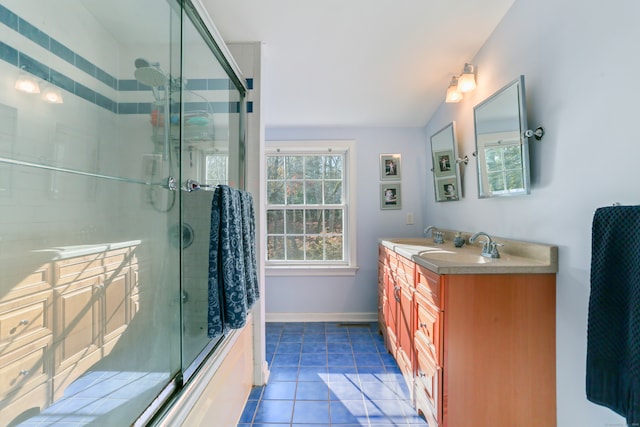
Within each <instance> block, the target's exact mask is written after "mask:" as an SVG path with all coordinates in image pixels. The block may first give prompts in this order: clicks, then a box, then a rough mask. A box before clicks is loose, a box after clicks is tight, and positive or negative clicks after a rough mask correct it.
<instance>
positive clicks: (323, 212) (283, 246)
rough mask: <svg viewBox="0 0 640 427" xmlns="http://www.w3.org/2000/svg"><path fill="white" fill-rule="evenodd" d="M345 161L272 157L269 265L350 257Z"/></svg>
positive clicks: (327, 157) (269, 169)
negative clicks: (346, 242) (347, 249)
mask: <svg viewBox="0 0 640 427" xmlns="http://www.w3.org/2000/svg"><path fill="white" fill-rule="evenodd" d="M343 165H344V156H343V155H318V154H305V155H279V154H278V155H269V156H267V260H269V261H296V262H310V263H323V262H332V261H343V260H344V258H345V256H344V219H345V209H346V205H345V197H344V186H343V180H344V167H343Z"/></svg>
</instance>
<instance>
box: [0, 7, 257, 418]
mask: <svg viewBox="0 0 640 427" xmlns="http://www.w3.org/2000/svg"><path fill="white" fill-rule="evenodd" d="M233 64H234V63H233V61H231V60H229V59H228V57H227V56H226V55H225V54H224V52H223V51H222V50H221V49H220V48H219V47H218V44H217V43H216V41H215V40H214V39H213V38H212V36H211V33H210V31H208V30H207V26H206V25H205V24H204V22H203V21H202V20H201V19H200V17H199V16H198V14H197V13H196V12H195V8H194V7H193V5H192V3H191V2H190V1H186V0H185V1H179V0H136V1H134V2H131V1H127V0H112V1H109V2H97V1H91V0H69V1H66V2H63V3H60V2H51V1H47V0H32V1H28V2H25V1H21V0H0V209H1V212H2V216H1V218H0V272H1V273H0V426H5V425H6V426H17V425H21V424H23V425H34V424H35V423H42V424H43V425H46V424H47V423H54V422H56V423H63V422H70V423H75V425H85V424H93V425H131V424H133V423H135V422H136V420H138V422H139V423H144V422H145V421H144V420H148V419H149V418H150V417H152V416H153V413H154V411H155V409H156V408H157V406H159V405H160V404H162V402H163V399H165V398H167V397H168V396H170V395H171V393H172V392H174V391H176V390H178V389H180V387H182V386H183V385H184V384H185V383H186V382H188V381H189V378H190V377H191V376H192V375H193V373H194V372H195V370H196V369H197V367H198V366H199V364H200V363H201V362H202V361H203V359H205V358H206V357H207V355H208V354H210V353H211V352H215V347H216V345H217V344H218V343H219V342H221V340H223V339H224V337H223V336H216V337H209V336H207V297H208V289H207V275H208V248H209V229H210V213H211V196H212V193H213V191H212V190H213V189H214V188H215V186H216V185H218V184H228V185H230V186H233V187H237V188H243V186H244V180H243V176H244V171H243V160H244V149H243V143H244V140H243V135H244V130H243V126H244V115H245V114H246V105H245V95H246V86H245V83H244V81H243V80H242V78H241V77H240V74H239V72H238V71H237V70H236V69H235V66H234V65H233Z"/></svg>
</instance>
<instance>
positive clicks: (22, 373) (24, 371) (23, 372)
mask: <svg viewBox="0 0 640 427" xmlns="http://www.w3.org/2000/svg"><path fill="white" fill-rule="evenodd" d="M20 375H22V376H23V377H26V376H27V375H29V371H27V370H26V369H23V370H21V371H20Z"/></svg>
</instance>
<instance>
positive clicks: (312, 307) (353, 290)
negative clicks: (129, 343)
mask: <svg viewBox="0 0 640 427" xmlns="http://www.w3.org/2000/svg"><path fill="white" fill-rule="evenodd" d="M638 17H640V3H638V2H631V1H621V0H616V1H603V0H596V1H594V2H591V3H589V5H588V6H585V4H584V3H583V2H580V1H577V0H567V1H564V2H557V1H555V0H516V2H515V4H514V6H513V7H512V9H511V10H510V11H509V13H508V14H507V15H506V16H505V18H504V20H503V21H502V23H501V24H500V25H499V26H498V27H497V29H496V30H495V32H494V33H493V35H492V36H491V37H490V38H489V39H488V41H487V42H486V44H485V45H484V46H483V48H482V49H481V50H480V51H479V52H478V54H477V56H476V57H475V58H461V59H460V63H461V64H462V63H463V62H465V61H469V60H471V59H473V61H472V62H474V63H475V64H477V68H478V89H477V90H476V91H475V92H474V93H472V94H471V95H469V96H467V97H466V99H465V100H463V101H462V102H461V103H459V104H444V103H443V104H442V105H441V107H440V108H439V110H438V111H437V112H436V113H435V114H434V116H433V117H432V118H431V119H430V121H429V123H428V124H427V126H426V129H424V130H423V132H419V131H417V130H416V129H373V128H371V129H356V130H351V129H334V128H328V129H267V139H281V138H283V139H284V138H289V139H292V138H336V139H345V138H354V139H356V140H357V141H358V162H357V163H358V164H357V166H358V188H359V196H358V205H359V206H358V209H359V213H358V251H359V252H358V260H359V264H360V267H361V270H360V272H359V273H358V275H357V276H356V277H355V278H344V279H341V280H334V279H333V278H329V279H308V278H295V280H293V279H283V278H268V280H267V282H266V288H267V290H266V304H267V314H268V313H269V312H285V311H295V312H304V311H307V312H312V313H316V312H321V311H336V312H347V311H355V312H362V311H369V310H371V309H372V308H373V307H374V306H375V291H376V288H375V275H376V272H375V268H376V265H375V263H376V261H375V260H376V249H375V240H376V238H377V237H379V236H388V235H396V236H408V235H417V234H419V233H420V230H421V229H422V227H423V226H424V225H427V224H435V225H437V226H440V227H449V228H457V229H462V230H465V231H478V230H483V231H486V232H488V233H490V234H493V235H497V236H502V237H510V238H514V239H521V240H528V241H536V242H543V243H551V244H556V245H558V246H559V254H560V269H559V272H558V275H557V396H558V397H557V402H558V426H559V427H574V426H590V427H604V426H612V425H624V422H623V419H622V418H621V417H619V416H617V415H615V414H614V413H613V412H612V411H610V410H608V409H606V408H603V407H600V406H597V405H594V404H592V403H590V402H588V401H587V399H586V396H585V389H584V381H585V359H586V327H587V304H588V298H589V271H590V256H591V221H592V218H593V212H594V210H595V209H596V208H597V207H599V206H604V205H610V204H612V203H614V202H621V203H623V204H638V203H640V191H639V190H638V183H640V168H639V167H638V164H639V163H638V159H640V142H639V141H638V137H637V133H638V132H637V130H638V113H639V112H640V109H639V108H638V106H637V103H638V98H639V97H640V86H638V85H634V84H626V82H631V81H633V80H634V79H636V78H637V70H638V69H640V55H637V54H636V53H637V40H640V26H638V25H637V22H636V21H637V18H638ZM520 74H524V75H525V78H526V90H527V98H528V109H529V115H528V119H529V123H530V125H531V126H530V127H534V128H535V127H536V126H538V125H542V126H544V128H545V130H546V135H545V137H544V139H543V140H542V141H541V142H532V143H531V145H532V147H531V163H532V171H533V173H532V184H533V188H532V192H531V195H529V196H524V197H519V198H512V199H483V200H479V199H478V198H477V188H476V178H475V176H476V166H475V164H474V163H473V161H472V162H470V164H469V166H468V167H467V168H466V170H465V171H464V172H465V173H464V177H463V187H464V198H463V199H462V200H461V201H460V202H455V203H435V202H434V201H433V200H434V194H433V186H432V184H431V182H430V181H427V178H429V179H430V173H429V172H428V170H429V169H430V168H431V164H430V163H431V162H430V160H427V157H426V156H427V155H426V147H427V145H426V144H427V141H428V138H429V136H430V135H431V134H433V133H434V132H435V131H437V130H438V129H440V128H442V127H443V126H444V125H445V124H446V123H448V122H450V121H452V120H455V121H456V125H457V132H458V133H457V137H458V141H459V149H460V154H461V155H464V154H468V155H469V157H470V158H472V160H473V157H472V156H471V153H472V152H473V151H474V137H473V106H474V105H476V104H477V103H479V102H480V101H482V100H484V99H485V98H486V97H488V96H489V95H491V94H492V93H493V92H494V91H495V90H497V89H499V88H500V87H502V86H503V85H505V84H506V83H508V82H510V81H511V80H513V79H514V78H516V77H517V76H518V75H520ZM446 83H447V82H443V91H442V92H443V96H444V89H445V88H446ZM385 152H400V153H402V155H403V179H402V183H403V186H405V187H404V192H405V202H406V203H405V208H404V209H403V210H402V211H401V212H393V213H391V212H381V211H379V210H378V201H377V188H378V170H377V158H378V155H379V154H380V153H385ZM409 210H413V211H414V213H415V219H416V225H415V226H414V227H409V226H406V225H403V224H404V219H405V218H404V217H405V215H406V212H408V211H409ZM418 211H420V212H418Z"/></svg>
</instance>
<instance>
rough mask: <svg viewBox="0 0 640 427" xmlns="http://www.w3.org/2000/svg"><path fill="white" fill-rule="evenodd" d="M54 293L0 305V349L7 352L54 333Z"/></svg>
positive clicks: (40, 293) (38, 294)
mask: <svg viewBox="0 0 640 427" xmlns="http://www.w3.org/2000/svg"><path fill="white" fill-rule="evenodd" d="M52 299H53V292H52V291H44V292H39V293H36V294H33V295H30V296H27V297H23V298H18V299H16V300H13V301H11V302H7V303H3V304H0V349H2V352H3V353H4V352H7V351H11V350H14V349H16V348H19V347H20V346H22V345H24V344H26V343H28V342H29V341H33V340H36V339H38V338H41V337H43V336H46V335H50V334H51V333H52V326H51V310H52V305H51V304H52Z"/></svg>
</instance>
